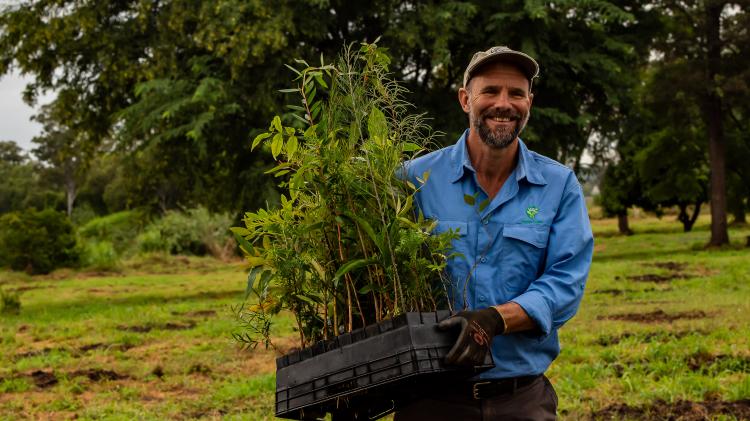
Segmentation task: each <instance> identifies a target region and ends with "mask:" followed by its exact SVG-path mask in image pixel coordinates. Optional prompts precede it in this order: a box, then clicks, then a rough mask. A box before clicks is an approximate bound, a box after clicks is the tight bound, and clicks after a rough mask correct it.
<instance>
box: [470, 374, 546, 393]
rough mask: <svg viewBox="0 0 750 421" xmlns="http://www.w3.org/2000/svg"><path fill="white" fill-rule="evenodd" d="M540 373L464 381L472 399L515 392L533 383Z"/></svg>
mask: <svg viewBox="0 0 750 421" xmlns="http://www.w3.org/2000/svg"><path fill="white" fill-rule="evenodd" d="M540 377H542V375H541V374H537V375H535V376H522V377H513V378H509V379H487V380H481V381H477V382H469V383H466V385H467V386H468V389H469V394H470V395H471V397H473V398H474V399H487V398H491V397H493V396H498V395H508V394H513V393H515V392H516V390H517V389H519V388H521V387H524V386H528V385H530V384H531V383H534V381H536V380H537V379H538V378H540Z"/></svg>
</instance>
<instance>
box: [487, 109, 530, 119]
mask: <svg viewBox="0 0 750 421" xmlns="http://www.w3.org/2000/svg"><path fill="white" fill-rule="evenodd" d="M496 117H497V118H509V119H511V120H520V119H521V114H520V113H518V112H515V111H513V110H488V111H485V112H483V113H482V118H496Z"/></svg>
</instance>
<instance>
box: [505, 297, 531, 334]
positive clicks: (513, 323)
mask: <svg viewBox="0 0 750 421" xmlns="http://www.w3.org/2000/svg"><path fill="white" fill-rule="evenodd" d="M495 310H497V311H498V312H499V313H500V315H501V316H502V317H503V320H504V321H505V332H504V334H508V333H514V332H523V331H525V330H533V329H537V325H536V323H534V321H533V320H532V319H531V317H529V315H528V314H527V313H526V311H525V310H524V309H523V308H522V307H521V306H520V305H518V304H516V303H514V302H507V303H505V304H500V305H497V306H495Z"/></svg>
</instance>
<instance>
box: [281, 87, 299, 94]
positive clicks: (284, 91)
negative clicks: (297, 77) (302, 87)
mask: <svg viewBox="0 0 750 421" xmlns="http://www.w3.org/2000/svg"><path fill="white" fill-rule="evenodd" d="M279 92H281V93H285V94H290V93H293V92H299V89H298V88H289V89H279Z"/></svg>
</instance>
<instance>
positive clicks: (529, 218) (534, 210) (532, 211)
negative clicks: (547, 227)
mask: <svg viewBox="0 0 750 421" xmlns="http://www.w3.org/2000/svg"><path fill="white" fill-rule="evenodd" d="M539 210H540V209H539V208H538V207H536V206H529V207H528V208H526V219H525V220H524V221H523V223H524V224H541V223H542V221H537V219H536V215H537V214H538V213H539Z"/></svg>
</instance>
